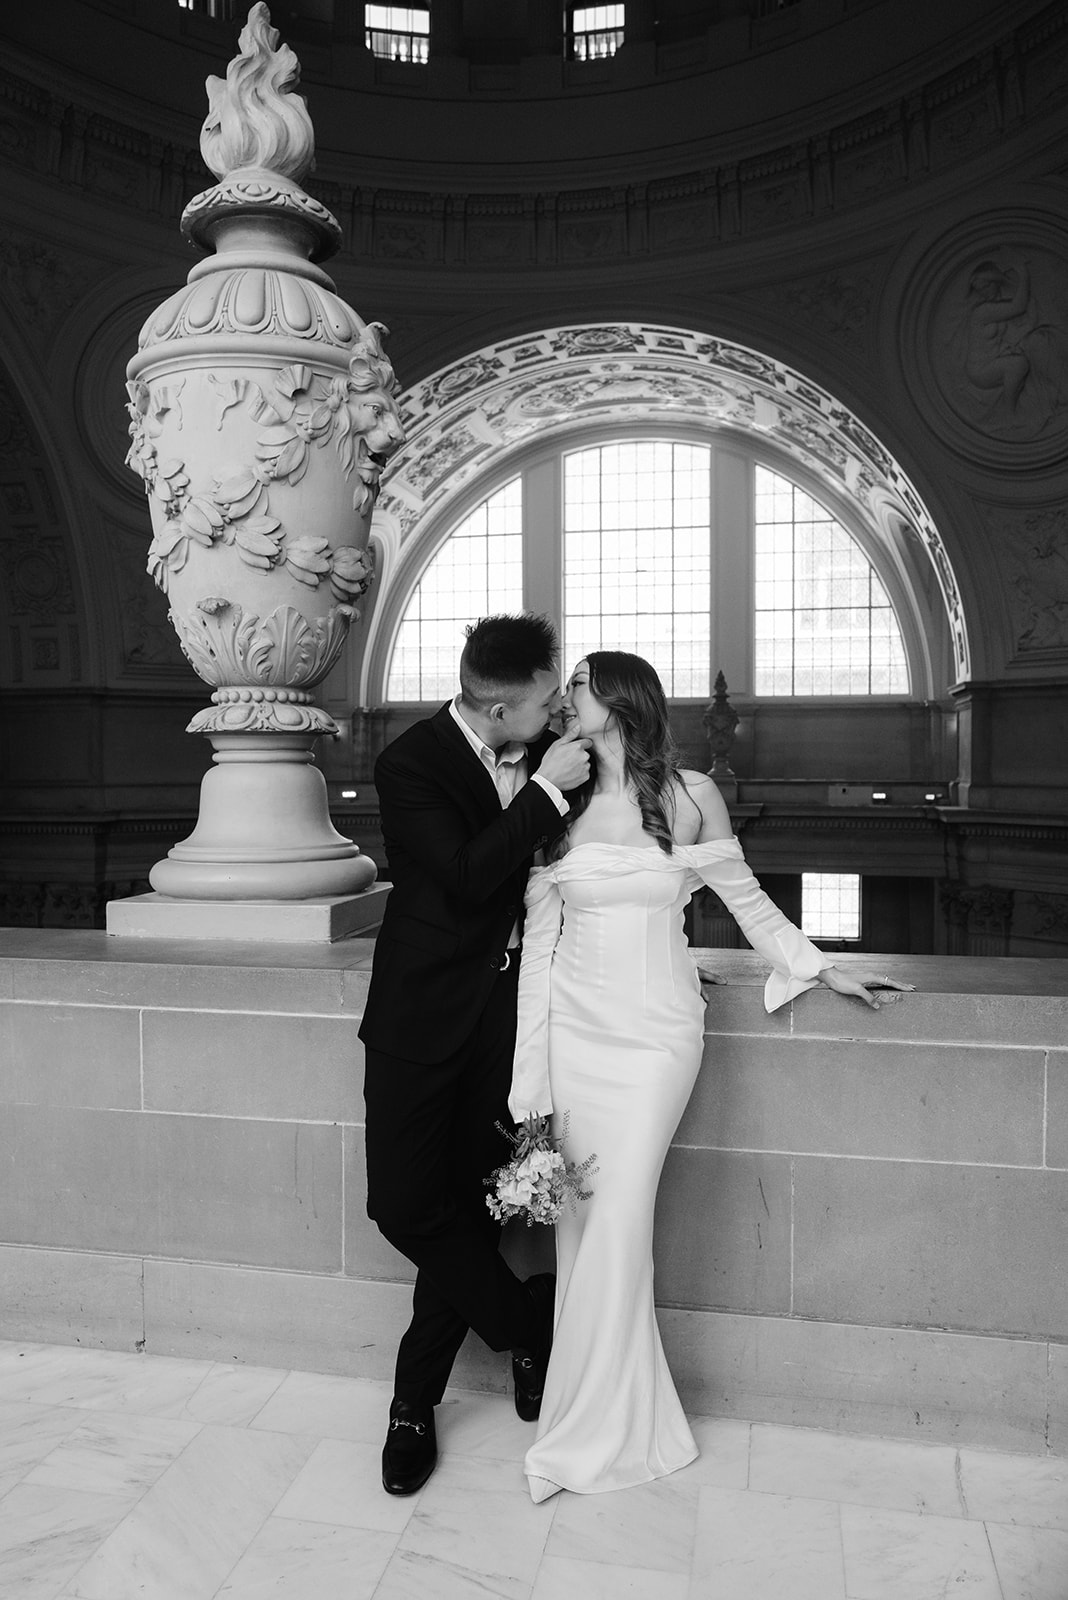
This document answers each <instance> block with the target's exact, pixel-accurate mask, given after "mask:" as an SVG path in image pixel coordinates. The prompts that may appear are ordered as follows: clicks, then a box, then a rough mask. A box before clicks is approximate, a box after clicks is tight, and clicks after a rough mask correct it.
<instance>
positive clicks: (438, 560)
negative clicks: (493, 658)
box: [386, 478, 523, 702]
mask: <svg viewBox="0 0 1068 1600" xmlns="http://www.w3.org/2000/svg"><path fill="white" fill-rule="evenodd" d="M522 609H523V496H522V484H521V482H520V480H519V479H518V478H513V479H512V480H511V482H509V483H506V484H505V485H504V486H503V488H500V489H498V490H497V492H496V493H495V494H492V495H490V496H489V498H488V499H486V500H484V501H483V502H482V504H481V505H479V506H476V507H475V509H474V510H473V511H471V512H470V513H469V514H468V515H467V516H466V517H465V518H464V520H463V521H462V522H461V523H459V524H458V525H457V527H455V528H454V529H453V531H452V533H451V534H450V535H449V537H448V539H447V540H446V541H445V543H444V544H443V545H442V546H441V547H440V549H439V550H438V552H437V554H436V555H435V556H434V557H433V559H432V560H431V562H430V564H429V566H427V567H426V568H425V570H424V572H423V575H422V577H421V578H420V580H419V582H418V583H417V584H416V586H415V589H414V590H413V592H412V595H411V598H410V599H409V601H408V605H407V608H406V610H405V612H404V616H403V618H402V620H401V625H400V628H399V629H398V631H397V642H396V644H395V645H394V647H393V657H392V660H391V661H390V666H389V674H388V677H387V688H386V698H387V699H388V700H390V701H394V702H397V701H404V700H446V699H448V698H449V697H450V696H451V695H453V694H455V692H456V687H457V674H458V671H459V665H460V652H461V650H462V649H463V646H464V628H465V627H466V626H467V624H468V623H469V622H477V620H478V618H479V617H485V616H489V615H490V614H491V613H494V612H498V611H521V610H522Z"/></svg>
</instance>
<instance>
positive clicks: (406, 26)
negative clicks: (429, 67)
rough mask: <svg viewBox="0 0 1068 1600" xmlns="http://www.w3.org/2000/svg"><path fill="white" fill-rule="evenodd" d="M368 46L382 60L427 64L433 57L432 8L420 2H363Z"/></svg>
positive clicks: (418, 64)
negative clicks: (382, 3)
mask: <svg viewBox="0 0 1068 1600" xmlns="http://www.w3.org/2000/svg"><path fill="white" fill-rule="evenodd" d="M364 28H365V30H366V31H365V34H364V38H365V40H366V43H367V48H368V50H370V52H371V54H372V55H374V56H379V57H380V58H381V59H382V60H383V61H408V62H413V63H414V64H415V65H416V66H424V65H425V64H426V62H427V61H428V60H429V58H430V12H429V11H426V10H424V9H423V8H422V7H420V6H373V5H366V6H364Z"/></svg>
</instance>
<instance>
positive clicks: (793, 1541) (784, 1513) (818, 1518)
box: [691, 1488, 905, 1600]
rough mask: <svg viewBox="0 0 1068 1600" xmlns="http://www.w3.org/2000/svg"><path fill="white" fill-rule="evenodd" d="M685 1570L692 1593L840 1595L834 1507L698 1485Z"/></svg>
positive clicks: (832, 1599) (749, 1598)
mask: <svg viewBox="0 0 1068 1600" xmlns="http://www.w3.org/2000/svg"><path fill="white" fill-rule="evenodd" d="M693 1574H694V1581H693V1584H692V1586H691V1595H692V1596H694V1597H695V1600H696V1597H698V1596H699V1597H700V1600H704V1597H705V1596H706V1595H707V1596H708V1597H709V1600H844V1597H845V1593H846V1590H845V1586H844V1579H843V1572H842V1537H841V1529H840V1527H839V1521H838V1507H837V1506H836V1505H831V1504H830V1503H829V1502H827V1501H825V1500H799V1499H794V1498H788V1497H786V1496H784V1495H774V1494H753V1493H751V1492H744V1491H741V1490H738V1489H716V1488H707V1489H702V1490H701V1491H700V1503H699V1506H698V1512H697V1548H696V1551H695V1554H694V1562H693ZM895 1600H905V1597H904V1596H903V1595H902V1596H895Z"/></svg>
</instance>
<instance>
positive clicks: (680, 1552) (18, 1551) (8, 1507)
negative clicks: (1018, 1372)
mask: <svg viewBox="0 0 1068 1600" xmlns="http://www.w3.org/2000/svg"><path fill="white" fill-rule="evenodd" d="M388 1399H389V1396H388V1392H387V1390H386V1388H385V1387H384V1386H383V1385H382V1384H376V1383H370V1382H362V1381H358V1380H355V1379H347V1378H332V1377H324V1376H321V1375H315V1374H312V1373H305V1372H282V1371H276V1370H273V1369H271V1370H269V1369H266V1368H258V1367H242V1366H236V1365H221V1364H213V1363H211V1362H203V1361H187V1360H174V1359H170V1358H166V1357H158V1356H155V1357H154V1356H143V1355H133V1354H129V1355H126V1354H119V1353H115V1352H112V1351H103V1350H81V1349H70V1348H66V1347H58V1346H52V1345H28V1344H17V1343H6V1344H4V1343H0V1595H2V1596H3V1600H214V1597H218V1600H268V1597H270V1600H370V1597H371V1596H374V1600H470V1597H479V1600H485V1597H502V1600H503V1597H507V1600H626V1597H629V1600H947V1597H959V1600H1068V1462H1066V1461H1063V1460H1057V1459H1052V1458H1048V1457H1047V1458H1036V1457H1031V1456H1013V1455H1004V1454H995V1453H993V1452H986V1451H982V1450H972V1449H960V1450H957V1449H955V1448H953V1447H952V1446H940V1445H924V1444H909V1443H901V1442H898V1441H890V1440H879V1439H865V1438H857V1437H853V1436H846V1435H841V1434H832V1433H819V1432H814V1431H810V1430H807V1429H801V1428H782V1427H771V1426H768V1425H765V1424H760V1423H753V1424H750V1423H746V1422H736V1421H722V1420H716V1419H712V1418H697V1419H696V1421H695V1424H694V1428H695V1432H696V1434H697V1437H698V1443H699V1444H700V1446H701V1456H700V1459H699V1460H698V1461H697V1462H695V1463H694V1464H693V1466H691V1467H688V1468H687V1469H686V1470H685V1471H683V1472H680V1473H677V1474H676V1475H675V1476H674V1477H672V1478H670V1479H666V1480H664V1481H663V1482H660V1483H656V1484H650V1485H647V1486H645V1487H642V1488H639V1489H629V1490H624V1491H621V1492H619V1493H616V1494H610V1495H593V1496H579V1495H572V1494H561V1495H557V1496H556V1497H555V1498H554V1499H553V1500H550V1501H547V1502H546V1503H545V1504H544V1505H540V1506H534V1505H532V1504H531V1502H530V1500H529V1499H528V1498H527V1495H526V1491H525V1485H524V1480H523V1478H522V1475H521V1472H520V1465H519V1463H520V1460H521V1457H522V1453H523V1450H524V1448H525V1445H526V1443H527V1441H528V1440H529V1439H530V1436H531V1429H530V1427H529V1426H528V1425H525V1424H523V1423H521V1422H519V1421H518V1419H517V1418H516V1416H515V1413H514V1411H513V1410H512V1407H511V1403H510V1401H509V1400H507V1399H505V1398H503V1397H502V1396H499V1395H485V1394H469V1393H464V1392H461V1391H456V1392H455V1393H453V1394H451V1395H450V1396H449V1398H448V1399H447V1401H446V1403H445V1404H444V1405H443V1406H442V1407H441V1408H440V1411H439V1440H440V1443H441V1447H442V1452H443V1455H442V1460H441V1463H440V1465H439V1467H438V1470H437V1472H436V1473H435V1475H434V1477H433V1478H432V1479H431V1481H430V1483H429V1484H428V1485H427V1486H426V1488H425V1489H424V1490H423V1491H422V1493H421V1494H419V1495H417V1496H415V1497H413V1498H412V1499H407V1500H397V1499H391V1498H390V1497H388V1496H387V1495H385V1494H383V1493H382V1490H381V1487H380V1485H379V1481H378V1468H379V1453H380V1448H381V1441H382V1432H383V1419H384V1416H385V1411H386V1406H387V1403H388Z"/></svg>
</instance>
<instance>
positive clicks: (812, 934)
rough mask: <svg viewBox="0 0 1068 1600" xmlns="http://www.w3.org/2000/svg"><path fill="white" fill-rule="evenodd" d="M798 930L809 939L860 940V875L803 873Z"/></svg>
mask: <svg viewBox="0 0 1068 1600" xmlns="http://www.w3.org/2000/svg"><path fill="white" fill-rule="evenodd" d="M801 931H802V933H805V934H807V935H808V937H809V938H810V939H859V938H860V877H859V875H858V874H857V873H855V872H803V873H802V874H801Z"/></svg>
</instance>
